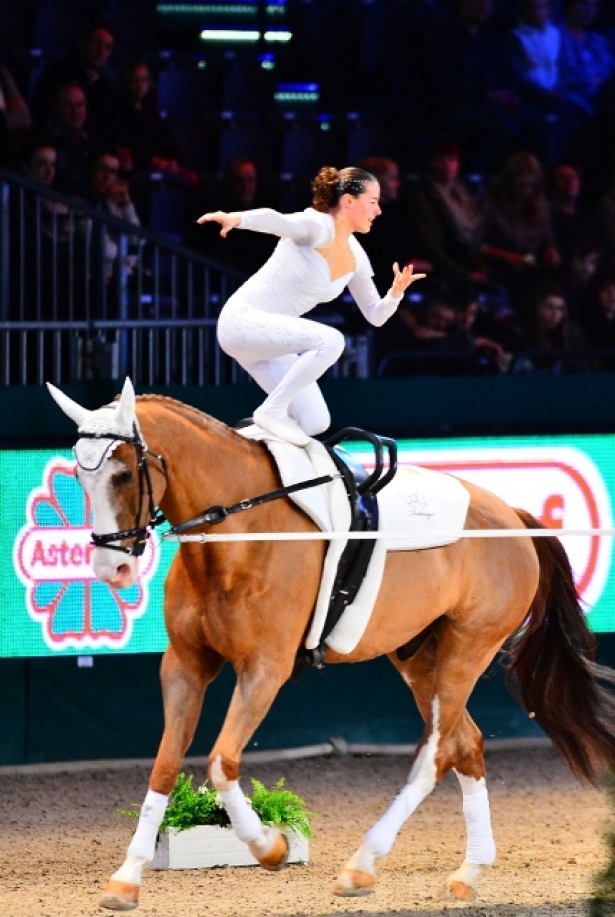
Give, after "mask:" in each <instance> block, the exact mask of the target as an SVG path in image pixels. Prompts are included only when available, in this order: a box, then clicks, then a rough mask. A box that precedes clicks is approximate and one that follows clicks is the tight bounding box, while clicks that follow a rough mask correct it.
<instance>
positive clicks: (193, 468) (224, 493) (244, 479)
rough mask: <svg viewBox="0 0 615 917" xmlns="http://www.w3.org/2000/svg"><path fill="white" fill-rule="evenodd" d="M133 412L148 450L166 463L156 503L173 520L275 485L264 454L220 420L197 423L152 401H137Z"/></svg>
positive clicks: (173, 522)
mask: <svg viewBox="0 0 615 917" xmlns="http://www.w3.org/2000/svg"><path fill="white" fill-rule="evenodd" d="M138 416H139V424H140V426H141V430H142V433H143V437H144V439H145V441H146V443H147V446H148V449H149V450H150V451H151V452H153V453H155V454H156V455H160V456H162V457H163V458H164V460H165V463H166V466H167V476H168V483H167V488H166V491H165V494H164V496H163V498H162V500H161V501H160V505H161V509H162V511H163V512H164V514H165V516H166V517H167V518H168V519H169V521H170V522H171V523H172V524H176V523H177V522H181V521H185V519H187V518H190V516H191V515H196V514H198V513H200V512H202V510H203V509H205V508H207V507H209V506H210V505H212V504H220V505H223V506H226V505H228V504H232V503H235V502H238V501H239V500H242V499H246V498H248V497H252V496H254V495H255V494H256V493H257V492H260V490H259V488H261V487H262V488H263V489H268V488H271V487H275V486H278V485H277V482H276V481H275V480H274V479H272V476H271V468H270V463H269V462H268V461H267V459H266V457H265V454H264V453H262V451H261V450H255V449H253V448H251V445H252V444H249V443H247V442H246V441H245V440H243V439H242V438H241V437H239V436H238V435H236V434H235V433H233V431H231V430H229V429H228V428H226V427H225V426H224V425H223V424H219V423H218V422H216V421H212V423H211V424H208V423H207V421H206V419H204V420H203V422H202V424H201V423H199V422H198V417H195V418H191V417H190V414H189V413H182V412H181V411H180V410H174V409H172V408H170V407H164V406H163V405H159V404H158V403H156V402H144V403H143V404H142V405H140V408H139V410H138ZM255 488H256V489H255ZM252 491H254V493H253V492H252Z"/></svg>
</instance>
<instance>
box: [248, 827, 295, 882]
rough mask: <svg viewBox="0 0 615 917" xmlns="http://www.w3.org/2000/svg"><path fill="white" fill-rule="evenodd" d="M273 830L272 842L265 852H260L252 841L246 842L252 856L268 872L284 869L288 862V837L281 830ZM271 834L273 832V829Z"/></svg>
mask: <svg viewBox="0 0 615 917" xmlns="http://www.w3.org/2000/svg"><path fill="white" fill-rule="evenodd" d="M274 831H275V837H274V840H273V844H272V845H271V847H270V849H269V850H268V851H267V853H262V852H261V851H260V850H259V849H258V848H257V845H256V844H254V843H252V844H248V847H249V848H250V853H251V854H252V856H253V857H255V859H257V860H258V862H259V863H260V865H261V866H262V867H263V869H267V870H268V871H269V872H278V870H280V869H284V867H285V866H286V864H287V862H288V853H289V843H288V838H287V837H286V835H285V834H282V832H281V831H277V830H276V829H274ZM268 833H269V832H268ZM271 834H273V831H272V832H271Z"/></svg>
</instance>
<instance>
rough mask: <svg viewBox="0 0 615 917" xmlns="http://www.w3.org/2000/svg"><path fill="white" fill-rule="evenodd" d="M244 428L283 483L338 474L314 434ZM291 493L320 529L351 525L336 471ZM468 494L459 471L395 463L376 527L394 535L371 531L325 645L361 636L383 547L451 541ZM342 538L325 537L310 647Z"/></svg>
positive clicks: (337, 646) (346, 649)
mask: <svg viewBox="0 0 615 917" xmlns="http://www.w3.org/2000/svg"><path fill="white" fill-rule="evenodd" d="M246 430H247V434H246V433H244V431H243V430H239V431H238V432H239V433H240V434H243V435H247V437H248V438H249V439H258V440H261V441H262V442H264V443H265V445H266V446H267V448H268V449H269V451H270V452H271V454H272V456H273V458H274V459H275V461H276V463H277V466H278V470H279V472H280V477H281V479H282V484H283V485H284V486H285V487H288V486H289V485H291V484H297V483H298V482H299V481H305V480H308V479H309V478H314V477H320V476H321V475H325V474H337V469H336V467H335V464H334V463H333V460H332V459H331V457H330V455H329V453H328V451H327V449H326V448H325V446H323V444H322V443H320V442H318V441H317V440H311V441H310V444H309V445H308V446H306V447H305V448H301V447H299V446H293V445H292V444H290V443H287V442H283V441H282V440H279V439H277V438H276V437H273V436H270V435H269V434H265V432H264V431H262V432H261V431H260V428H255V427H248V428H246ZM257 431H258V432H257ZM290 499H291V500H293V501H294V502H295V503H296V504H297V506H299V507H300V508H301V509H302V510H303V511H304V512H305V513H307V515H308V516H309V517H310V518H311V519H312V520H313V521H314V522H315V523H316V525H317V526H318V527H319V529H320V530H321V531H323V532H347V531H348V530H349V528H350V521H351V516H350V505H349V503H348V497H347V494H346V488H345V486H344V483H343V481H342V480H341V479H340V478H339V477H336V478H335V479H334V480H333V481H331V482H330V483H329V484H323V485H321V486H319V487H310V488H307V489H306V490H300V491H298V492H297V493H294V494H291V495H290ZM469 501H470V495H469V492H468V491H467V490H466V488H465V487H464V486H463V484H461V482H460V481H459V480H457V478H453V477H451V476H450V475H447V474H444V473H442V472H437V471H430V470H428V469H426V468H419V467H416V466H411V465H400V466H399V468H398V470H397V474H396V475H395V477H394V478H393V480H392V481H390V482H389V483H388V484H387V485H386V487H384V488H383V489H382V490H381V491H380V493H379V494H378V506H379V517H380V518H379V530H380V531H381V532H391V533H395V537H392V538H378V539H376V543H375V545H374V550H373V553H372V557H371V560H370V563H369V567H368V570H367V574H366V576H365V578H364V580H363V582H362V584H361V587H360V588H359V591H358V593H357V595H356V597H355V600H354V602H353V603H352V604H351V605H349V606H348V608H347V609H346V611H345V612H344V614H343V615H342V617H341V618H340V620H339V621H338V623H337V624H336V626H335V627H334V628H333V630H332V632H331V634H330V635H329V637H328V638H327V641H326V643H327V646H329V647H330V648H331V649H332V650H335V652H337V653H342V654H346V653H350V652H352V650H354V648H355V647H356V645H357V644H358V642H359V640H360V639H361V637H362V635H363V632H364V631H365V628H366V627H367V624H368V622H369V618H370V615H371V613H372V609H373V607H374V603H375V601H376V597H377V595H378V591H379V589H380V583H381V581H382V574H383V572H384V565H385V562H386V555H387V552H388V551H411V550H417V549H420V548H433V547H437V546H438V545H444V544H451V543H452V542H454V541H456V540H457V539H458V538H459V532H460V531H461V530H462V529H463V527H464V524H465V519H466V515H467V511H468V504H469ZM449 532H450V535H448V534H447V533H449ZM432 533H434V534H432ZM347 543H348V542H347V540H345V539H343V538H335V539H332V540H331V541H330V543H329V547H328V549H327V552H326V555H325V562H324V565H323V572H322V578H321V582H320V589H319V592H318V598H317V600H316V608H315V611H314V616H313V618H312V623H311V626H310V630H309V633H308V635H307V638H306V641H305V646H306V648H307V649H314V648H315V647H317V646H318V644H319V643H320V635H321V633H322V629H323V627H324V623H325V620H326V615H327V609H328V607H329V601H330V598H331V590H332V588H333V582H334V579H335V574H336V572H337V568H338V563H339V559H340V557H341V555H342V552H343V550H344V548H345V546H346V544H347Z"/></svg>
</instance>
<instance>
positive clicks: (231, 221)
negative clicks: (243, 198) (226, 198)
mask: <svg viewBox="0 0 615 917" xmlns="http://www.w3.org/2000/svg"><path fill="white" fill-rule="evenodd" d="M240 222H241V217H240V216H239V214H238V213H224V211H223V210H216V211H214V213H204V214H203V216H202V217H199V218H198V220H197V223H219V224H220V226H221V227H222V229H221V230H220V235H221V236H222V238H223V239H226V237H227V235H228V233H229V232H230V231H231V229H235V227H236V226H239V223H240Z"/></svg>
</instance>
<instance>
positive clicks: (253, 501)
mask: <svg viewBox="0 0 615 917" xmlns="http://www.w3.org/2000/svg"><path fill="white" fill-rule="evenodd" d="M339 477H340V475H339V474H323V475H322V476H321V477H319V478H309V480H307V481H299V482H298V483H297V484H289V485H288V487H280V488H278V489H277V490H270V491H268V492H267V493H264V494H259V496H258V497H251V498H250V499H249V500H240V501H239V503H233V504H232V506H210V507H209V509H206V510H204V511H203V512H202V513H201V514H200V515H199V516H195V517H194V518H193V519H188V521H187V522H180V523H178V525H173V526H171V528H170V529H168V530H167V531H166V532H163V533H162V537H163V538H169V537H170V536H173V535H179V534H181V533H182V532H185V531H186V529H191V528H194V526H196V525H204V524H208V525H218V523H220V522H224V520H225V519H226V517H227V516H231V515H232V514H233V513H240V512H242V510H244V509H250V508H251V507H253V506H260V505H261V504H262V503H269V502H270V501H271V500H279V499H280V497H287V496H288V495H289V494H294V493H296V491H298V490H306V489H307V488H308V487H318V486H319V485H320V484H328V483H329V482H330V481H333V480H334V479H335V478H339Z"/></svg>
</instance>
